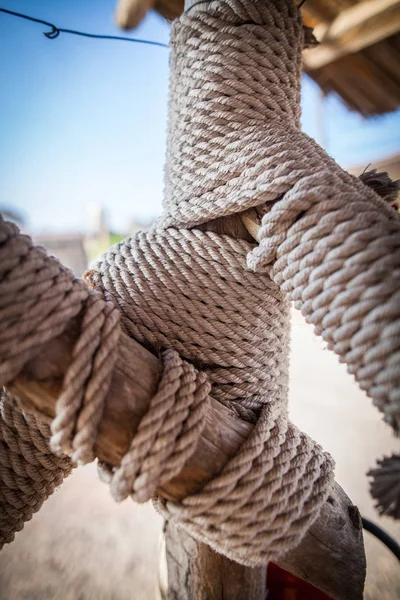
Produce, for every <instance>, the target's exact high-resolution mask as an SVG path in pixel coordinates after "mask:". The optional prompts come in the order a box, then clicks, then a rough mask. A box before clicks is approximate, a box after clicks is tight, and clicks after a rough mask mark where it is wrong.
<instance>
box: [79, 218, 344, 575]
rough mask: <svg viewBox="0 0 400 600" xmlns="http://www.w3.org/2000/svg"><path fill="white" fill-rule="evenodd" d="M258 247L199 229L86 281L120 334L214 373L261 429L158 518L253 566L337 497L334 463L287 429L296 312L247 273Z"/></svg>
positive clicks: (229, 399)
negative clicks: (117, 320) (114, 309)
mask: <svg viewBox="0 0 400 600" xmlns="http://www.w3.org/2000/svg"><path fill="white" fill-rule="evenodd" d="M251 248H252V246H251V245H250V244H248V243H247V242H244V241H242V242H241V241H235V240H232V239H231V238H229V237H227V236H220V235H217V234H213V233H203V232H201V231H198V230H193V231H190V230H183V229H182V230H176V229H173V228H171V229H168V230H166V231H162V230H159V231H156V230H153V231H151V232H149V233H139V234H138V235H136V236H135V237H133V238H131V239H130V240H127V241H125V242H122V243H121V244H119V245H118V246H115V247H113V248H111V249H110V250H109V252H108V253H107V254H106V255H105V256H104V258H103V260H102V261H101V262H100V263H99V265H98V266H97V268H96V269H95V270H94V271H92V272H90V275H89V277H90V281H91V283H92V285H95V286H96V287H97V288H98V289H100V290H101V291H102V293H103V294H104V296H105V297H106V298H107V299H108V300H112V301H113V302H114V303H115V304H116V305H118V306H119V308H120V309H121V323H122V327H123V328H124V330H125V331H126V332H128V333H129V335H131V336H132V337H134V338H135V339H137V340H138V341H139V342H142V343H145V344H146V345H147V346H148V345H149V344H150V345H151V346H152V347H153V348H154V349H155V350H160V349H161V348H172V349H174V350H176V351H178V352H179V354H180V355H181V356H182V357H183V358H185V360H187V361H188V362H190V363H192V364H193V365H194V366H195V367H196V368H198V369H201V370H202V372H203V373H206V374H207V377H208V381H209V382H210V383H211V394H212V395H213V397H214V398H216V399H218V400H219V401H220V402H222V403H224V404H225V405H227V406H228V407H230V408H231V409H233V410H235V411H236V412H238V413H239V414H241V415H242V417H244V416H246V417H247V418H250V419H252V420H253V421H255V422H256V426H255V428H254V431H253V434H252V435H251V436H250V438H249V439H248V440H247V441H246V442H245V444H244V445H243V446H242V448H241V449H240V451H239V452H238V454H237V455H236V456H235V457H234V458H233V459H232V460H231V461H230V462H229V463H228V464H227V465H226V467H225V468H224V470H223V471H222V473H221V474H220V475H219V476H218V477H216V478H215V479H213V480H212V481H210V482H209V483H208V484H207V485H206V486H205V487H204V488H203V490H202V491H201V492H199V493H197V494H192V495H190V496H188V497H186V498H184V499H183V500H182V501H181V502H165V501H164V500H162V499H161V498H156V499H155V503H156V506H157V508H158V509H159V510H160V512H162V514H163V515H164V516H166V517H167V518H169V519H174V520H176V521H177V523H178V524H179V525H180V526H181V527H184V528H185V529H186V530H187V531H189V532H190V533H191V534H192V535H193V536H194V537H195V538H196V539H197V540H199V541H203V542H206V543H207V544H209V545H210V546H212V547H213V548H214V549H215V550H217V551H218V552H220V553H223V554H225V555H226V556H228V557H230V558H231V559H233V560H236V561H237V562H240V563H242V564H245V565H250V566H254V565H259V564H263V563H265V562H267V561H268V560H269V559H271V558H276V557H278V556H279V555H281V554H282V553H283V552H285V551H287V550H288V549H290V548H292V547H294V546H295V545H297V544H298V543H299V541H300V539H301V538H302V536H303V535H304V533H305V532H306V531H307V529H308V527H309V526H310V525H311V524H312V522H313V521H314V520H315V519H316V518H317V516H318V513H319V509H320V507H321V505H322V504H323V502H324V501H325V499H326V497H327V494H328V493H329V489H330V483H331V481H332V477H333V475H332V466H333V462H332V459H331V457H330V456H329V455H327V454H326V453H324V452H322V450H321V448H320V447H319V446H318V445H317V444H315V442H313V441H312V440H310V439H309V438H308V437H307V436H306V435H305V434H303V433H301V432H299V431H298V430H297V428H296V427H294V426H293V425H292V424H291V423H289V422H288V419H287V386H288V343H289V315H288V310H289V306H288V304H287V302H286V301H285V300H284V295H283V294H282V292H280V291H279V289H278V288H277V286H276V285H275V284H274V283H273V282H272V281H271V280H270V279H269V278H268V277H259V276H257V275H255V274H254V273H251V272H249V271H247V269H246V257H247V255H248V253H249V251H250V250H251Z"/></svg>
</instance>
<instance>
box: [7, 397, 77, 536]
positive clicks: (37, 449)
mask: <svg viewBox="0 0 400 600" xmlns="http://www.w3.org/2000/svg"><path fill="white" fill-rule="evenodd" d="M49 438H50V428H49V426H48V425H47V424H46V423H43V422H42V421H41V420H39V419H37V418H36V417H35V416H34V415H27V414H24V413H23V412H22V411H21V410H20V409H19V407H18V406H17V405H16V404H15V402H14V401H13V400H12V399H11V398H8V397H7V396H6V394H5V393H4V392H3V391H2V390H0V548H1V547H2V546H3V544H6V543H10V542H12V541H13V539H14V535H15V533H16V532H17V531H20V530H21V529H22V528H23V526H24V523H25V522H26V521H29V519H31V518H32V515H33V514H34V513H35V512H36V511H38V510H39V508H40V507H41V505H42V504H43V502H44V501H45V500H46V498H47V497H48V496H50V494H52V493H53V491H54V490H55V488H56V487H57V486H59V485H60V483H61V482H62V481H63V479H64V478H65V477H66V476H67V475H68V474H69V473H70V472H71V469H72V463H71V461H70V459H69V458H68V457H65V456H62V457H59V456H55V455H54V454H53V452H52V450H51V449H50V447H49Z"/></svg>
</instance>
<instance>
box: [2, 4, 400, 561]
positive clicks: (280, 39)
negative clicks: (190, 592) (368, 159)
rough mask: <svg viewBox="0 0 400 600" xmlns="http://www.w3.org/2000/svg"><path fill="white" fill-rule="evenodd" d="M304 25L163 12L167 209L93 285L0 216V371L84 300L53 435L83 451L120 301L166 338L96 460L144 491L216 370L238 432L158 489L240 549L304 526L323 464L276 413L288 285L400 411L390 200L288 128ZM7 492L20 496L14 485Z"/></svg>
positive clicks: (254, 552) (235, 13)
mask: <svg viewBox="0 0 400 600" xmlns="http://www.w3.org/2000/svg"><path fill="white" fill-rule="evenodd" d="M204 11H206V12H204ZM303 37H304V34H303V28H302V25H301V18H300V15H299V11H298V9H297V8H296V6H295V5H294V3H293V2H292V0H271V1H269V2H268V3H263V4H261V3H260V4H259V3H251V2H248V1H247V0H227V1H224V2H213V3H210V4H209V5H207V7H206V9H205V8H204V5H201V4H199V5H198V6H197V7H196V8H193V10H191V11H190V12H189V13H187V14H184V15H182V17H181V18H180V19H179V20H178V21H177V22H176V23H175V25H174V28H173V35H172V68H171V103H170V118H169V142H168V169H167V180H166V196H165V215H164V218H163V220H162V221H160V223H158V225H157V226H156V227H155V228H154V229H153V230H152V231H150V232H148V233H146V234H143V233H140V234H138V235H137V236H135V237H134V238H131V239H130V240H127V241H125V242H123V243H121V244H119V245H117V246H114V247H113V248H111V249H110V251H109V252H108V253H107V254H106V255H105V257H104V258H103V259H102V260H101V262H100V263H99V265H98V266H97V268H96V269H95V270H94V271H91V272H89V273H88V275H87V277H88V280H89V282H90V283H91V285H92V287H95V288H97V289H98V290H99V291H100V292H101V294H95V293H92V292H89V291H88V289H87V287H86V286H85V285H84V283H83V282H82V281H78V280H76V279H74V278H73V276H72V274H71V273H70V272H68V271H67V270H65V269H64V268H62V267H60V266H59V265H58V263H57V261H55V259H52V258H51V257H47V256H46V255H45V253H44V252H43V250H41V249H37V248H34V247H32V245H31V242H30V240H29V239H28V238H26V237H25V236H19V235H18V233H17V231H16V229H15V227H14V226H11V225H9V224H5V223H4V222H0V282H1V286H0V323H1V326H2V328H3V331H4V332H5V333H4V336H3V340H2V341H1V344H0V381H1V382H2V383H5V384H6V383H7V382H9V381H11V380H12V378H13V377H14V376H15V375H16V374H17V373H18V372H19V371H20V370H21V369H22V367H23V366H24V364H26V362H27V361H29V360H30V358H32V356H34V355H36V354H37V352H39V351H40V348H41V347H42V345H43V344H44V343H46V342H47V341H49V340H50V339H53V338H54V337H55V336H56V335H59V334H60V333H62V331H64V330H65V328H66V327H67V323H68V320H69V319H70V318H71V317H73V316H77V315H80V320H81V332H80V336H79V339H78V341H77V342H76V344H75V347H74V349H73V353H72V361H71V364H70V365H69V367H68V370H67V373H66V376H65V380H64V385H63V391H62V394H61V397H60V399H59V401H58V403H57V415H56V418H55V420H54V421H53V424H52V441H51V444H52V448H53V449H54V450H56V451H57V452H59V451H62V452H65V453H67V454H69V455H71V456H72V458H73V460H74V461H79V462H86V461H88V460H91V459H92V458H93V456H94V445H95V440H96V435H97V429H98V424H99V420H100V418H101V414H102V410H103V407H104V402H105V397H106V394H107V390H108V387H109V385H110V379H111V375H112V370H113V366H114V363H115V360H116V359H117V354H118V352H117V347H118V336H119V331H120V325H119V321H118V317H117V314H118V312H117V309H119V311H120V313H121V326H122V327H123V329H124V331H125V332H126V333H128V334H129V335H131V336H132V337H134V338H135V339H136V340H138V341H139V342H141V343H144V344H145V345H146V347H150V348H152V349H153V351H154V352H159V353H161V352H163V360H164V372H163V375H162V377H161V379H160V382H159V388H158V391H157V393H156V395H155V397H154V398H153V400H152V402H151V404H150V410H149V412H148V414H147V415H145V417H143V420H142V422H141V424H140V427H139V431H138V433H137V435H136V436H135V437H134V439H133V440H132V443H131V445H130V448H129V450H128V453H127V455H126V456H125V457H124V458H123V460H122V463H121V466H120V467H119V468H117V469H116V470H115V471H110V470H108V478H109V480H110V482H111V488H112V492H113V495H114V496H115V497H116V499H118V500H120V499H122V498H124V497H126V496H127V495H128V494H129V493H132V494H133V496H134V497H135V499H137V500H138V501H144V500H146V499H147V498H149V497H150V496H152V495H154V494H155V493H156V490H157V489H158V488H159V487H160V486H161V485H162V484H163V483H165V482H166V481H169V480H170V479H171V478H173V477H174V476H175V475H177V474H178V473H179V472H180V470H182V467H183V466H184V464H185V462H186V461H187V459H188V458H189V457H190V456H191V455H192V454H193V453H194V452H195V449H196V444H197V441H198V438H199V436H200V433H201V431H202V428H203V426H204V419H205V415H206V410H207V402H208V399H209V390H211V391H210V393H211V394H212V396H213V397H214V398H215V399H216V400H217V401H219V402H222V403H223V404H225V405H226V406H228V407H229V408H230V409H231V410H233V411H235V412H236V413H237V414H238V415H240V417H241V418H243V419H247V420H249V421H251V422H253V423H254V424H255V426H254V429H253V432H252V434H251V435H250V437H249V438H248V439H247V440H246V441H245V443H244V444H243V445H242V447H241V448H240V449H239V451H238V453H237V454H236V456H234V457H233V458H232V459H231V460H230V461H229V462H228V464H227V465H226V466H225V468H224V469H223V471H222V472H221V473H220V474H219V475H218V476H217V477H215V478H214V479H213V480H212V481H209V482H208V483H207V484H206V485H205V486H204V487H203V489H202V490H200V491H199V492H198V493H195V494H192V495H189V496H187V497H186V498H183V499H182V500H181V501H180V502H167V501H165V500H163V499H162V498H160V497H157V496H155V498H154V501H155V505H156V507H157V508H158V510H160V512H162V514H164V515H165V516H166V517H167V518H170V519H173V520H174V521H176V522H177V523H179V525H180V526H181V527H184V528H185V529H186V530H187V531H188V532H190V533H191V534H192V535H193V536H194V537H195V538H196V539H197V540H199V541H203V542H206V543H208V544H210V545H211V546H212V547H213V548H214V549H215V550H217V551H218V552H221V553H223V554H225V555H226V556H228V557H230V558H231V559H233V560H236V561H238V562H241V563H243V564H245V565H250V566H254V565H259V564H262V563H265V562H267V561H268V560H274V559H276V558H278V557H279V556H280V555H281V554H283V553H285V552H288V551H289V550H290V549H292V548H293V547H295V546H296V545H297V544H298V543H299V542H300V540H301V539H302V537H303V536H304V535H305V533H306V531H307V530H308V528H309V527H310V525H311V524H312V523H313V522H314V521H315V520H316V519H317V517H318V515H319V511H320V508H321V506H322V505H323V503H324V502H325V500H326V498H327V496H328V494H329V491H330V486H331V482H332V479H333V473H332V471H333V461H332V459H331V457H330V456H329V455H328V454H326V453H324V452H323V451H322V450H321V448H320V447H319V446H318V445H317V444H316V443H315V442H313V441H312V440H310V439H309V438H308V437H307V436H306V435H304V434H303V433H301V432H300V431H299V430H297V428H296V427H295V426H294V425H293V424H291V423H290V422H289V421H288V415H287V387H288V347H289V314H288V311H289V304H288V301H287V297H288V296H289V297H290V298H292V299H294V300H295V303H296V304H297V305H298V306H300V307H301V308H302V310H303V313H304V314H306V316H307V318H308V319H309V320H310V321H311V322H314V324H315V325H316V326H317V332H319V333H322V334H323V335H324V337H325V339H327V340H328V342H329V344H330V346H331V347H332V348H334V349H335V350H336V351H337V352H338V353H339V354H340V356H341V358H342V360H345V361H346V362H347V363H348V364H349V365H350V370H351V371H352V372H354V373H355V374H356V377H357V378H358V380H359V381H360V382H361V385H362V386H363V387H364V388H365V389H367V390H368V392H369V393H370V394H371V395H372V396H373V397H374V400H375V402H377V404H378V405H379V406H380V408H381V409H382V410H384V412H385V416H386V419H387V420H389V421H390V422H392V423H397V418H398V403H399V386H398V378H399V372H400V369H398V361H399V356H400V353H399V347H398V340H399V339H400V336H399V335H398V334H399V324H398V310H399V306H400V303H399V297H398V287H399V286H398V283H399V279H398V266H396V265H398V264H399V260H398V259H399V254H398V252H399V246H398V244H399V242H398V240H399V236H398V232H399V219H398V217H397V216H396V214H395V213H394V211H393V210H391V209H390V208H388V207H387V206H386V204H385V203H384V202H383V200H381V199H380V198H379V197H378V196H377V195H376V194H375V193H374V191H373V190H372V189H370V188H368V187H367V186H365V185H364V184H363V183H362V182H361V181H359V180H357V179H356V178H354V177H351V176H350V175H348V174H346V173H344V172H343V171H342V170H341V169H340V168H339V167H338V166H337V165H336V164H335V163H334V161H333V160H331V159H329V158H328V157H326V156H325V154H324V153H323V151H322V150H321V149H320V148H318V146H317V145H316V144H315V143H313V142H312V141H311V140H310V139H309V138H307V137H306V136H304V135H303V134H301V133H300V131H299V129H298V126H299V92H300V75H301V50H302V47H303ZM386 187H387V185H386ZM264 202H275V204H274V207H273V208H272V210H271V211H270V212H269V213H268V214H267V215H266V216H264V217H263V227H262V230H261V235H260V245H259V247H256V248H255V247H253V246H252V245H250V244H248V243H247V242H244V241H236V240H233V239H231V238H229V237H227V236H224V235H217V234H215V233H204V232H202V231H200V230H196V229H191V228H192V227H194V226H195V225H198V224H200V223H203V222H205V221H210V220H212V219H215V218H218V217H221V216H224V215H227V214H232V213H235V212H237V211H242V210H245V209H246V208H249V207H252V206H258V205H260V204H262V203H264ZM178 227H180V229H178ZM247 262H248V263H249V264H250V266H251V267H252V268H253V269H254V270H255V271H262V272H263V274H262V275H261V274H260V273H259V272H253V271H251V270H248V269H247ZM388 273H389V274H392V278H391V279H388ZM8 451H9V450H7V452H8ZM23 464H24V465H25V464H26V460H25V462H24V463H23ZM24 468H25V466H24ZM26 469H27V467H26ZM7 482H8V480H7V478H5V479H4V480H3V482H2V485H6V486H7ZM35 493H36V492H35ZM37 494H39V491H38V492H37ZM13 502H14V504H13ZM10 506H11V508H12V509H15V510H19V508H18V496H17V495H15V497H14V499H13V498H11V500H10ZM11 508H10V510H11Z"/></svg>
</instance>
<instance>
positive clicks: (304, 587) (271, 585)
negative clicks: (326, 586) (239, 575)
mask: <svg viewBox="0 0 400 600" xmlns="http://www.w3.org/2000/svg"><path fill="white" fill-rule="evenodd" d="M265 600H332V599H331V598H330V596H327V595H326V594H325V593H324V592H322V591H321V590H319V589H317V588H316V587H314V586H313V585H311V584H310V583H307V582H306V581H304V580H303V579H300V578H299V577H296V576H295V575H292V574H291V573H288V571H285V570H284V569H281V568H280V567H278V565H275V564H274V563H269V564H268V567H267V595H266V597H265Z"/></svg>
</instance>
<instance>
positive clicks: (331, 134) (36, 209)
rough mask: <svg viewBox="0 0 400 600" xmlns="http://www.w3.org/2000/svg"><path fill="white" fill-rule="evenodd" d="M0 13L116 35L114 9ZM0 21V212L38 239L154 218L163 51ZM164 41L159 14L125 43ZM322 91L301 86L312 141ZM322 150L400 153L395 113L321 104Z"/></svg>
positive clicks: (23, 6) (27, 2) (100, 5)
mask: <svg viewBox="0 0 400 600" xmlns="http://www.w3.org/2000/svg"><path fill="white" fill-rule="evenodd" d="M0 6H1V7H2V8H7V9H9V10H14V11H17V12H24V13H26V14H28V15H31V16H34V17H37V18H41V19H44V20H47V21H50V22H53V23H54V24H55V25H58V26H60V27H66V28H71V29H80V30H83V31H88V32H92V33H105V34H114V35H120V34H121V32H120V31H119V30H118V29H117V27H116V26H115V25H114V22H113V13H114V0H57V1H56V0H36V1H35V2H32V1H31V0H8V1H7V0H0ZM45 30H46V28H45V27H43V26H42V25H39V24H33V23H30V22H27V21H23V20H21V19H17V18H15V17H11V16H8V15H5V14H2V13H0V74H1V85H0V131H1V135H0V206H1V207H6V206H8V207H11V208H14V209H15V210H18V211H19V212H21V213H22V214H23V215H24V216H25V218H26V221H27V226H28V227H29V228H30V229H32V230H35V231H52V230H55V231H86V230H87V223H88V205H89V204H90V203H93V202H95V203H98V204H101V205H103V206H104V208H105V209H106V212H107V215H108V217H109V222H110V225H111V226H112V228H113V229H115V230H126V229H127V228H128V226H129V223H130V221H131V220H132V219H133V218H136V219H138V220H142V221H146V220H149V219H150V218H152V217H155V216H157V215H158V214H160V212H161V197H162V190H163V175H164V153H165V142H166V124H167V93H168V50H167V49H165V48H158V47H152V46H145V45H142V44H129V43H124V42H116V41H101V40H91V39H85V38H81V37H76V36H72V35H67V34H60V36H59V37H58V38H57V39H55V40H48V39H47V38H45V37H44V36H43V35H42V31H45ZM132 36H134V37H139V38H142V39H151V40H156V41H161V42H166V43H167V42H168V39H169V25H168V24H167V23H166V22H164V21H163V20H162V19H161V17H159V16H158V15H156V14H150V15H149V16H148V17H147V19H146V21H145V22H144V23H143V24H142V25H141V26H140V27H139V28H138V29H137V30H136V31H135V32H134V33H133V34H132ZM319 111H320V106H319V91H318V88H317V86H316V85H315V84H314V83H313V82H312V81H311V80H307V79H306V80H305V81H304V93H303V127H304V129H305V131H306V132H307V133H309V134H310V135H312V136H313V137H317V139H318V137H320V136H319V133H318V118H317V115H318V112H319ZM323 112H324V116H325V134H324V140H320V139H318V141H324V142H325V143H326V147H327V150H328V151H329V153H330V154H332V155H333V156H334V158H335V159H336V160H338V161H339V162H340V163H341V164H342V165H344V166H354V165H358V164H364V163H366V162H373V161H374V160H378V159H380V158H383V157H385V156H390V155H391V154H394V153H395V152H398V151H399V150H400V134H399V132H400V111H397V112H396V113H392V114H390V115H386V116H383V117H379V118H374V119H369V120H365V119H363V118H362V117H360V116H359V115H357V114H355V113H352V112H350V111H348V110H347V109H346V107H345V106H344V105H343V103H342V102H341V101H340V100H339V99H338V98H337V97H335V96H331V97H329V98H328V99H327V100H325V103H324V107H323Z"/></svg>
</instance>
